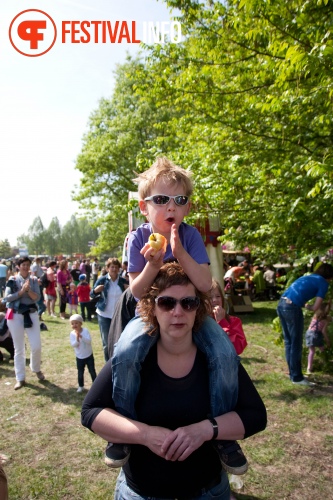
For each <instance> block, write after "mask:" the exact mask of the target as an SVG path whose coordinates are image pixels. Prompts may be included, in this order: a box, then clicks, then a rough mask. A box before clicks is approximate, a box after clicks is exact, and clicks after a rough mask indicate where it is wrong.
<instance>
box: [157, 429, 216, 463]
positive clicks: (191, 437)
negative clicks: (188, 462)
mask: <svg viewBox="0 0 333 500" xmlns="http://www.w3.org/2000/svg"><path fill="white" fill-rule="evenodd" d="M212 435H213V432H212V425H211V423H210V422H209V420H203V421H202V422H198V423H196V424H191V425H187V426H186V427H179V428H178V429H176V430H174V431H172V432H171V434H169V435H168V436H167V437H166V439H165V441H164V443H163V445H162V453H163V455H162V456H164V458H165V459H166V460H171V461H172V462H175V461H176V460H179V461H180V462H182V461H183V460H185V459H186V458H187V457H189V456H190V455H191V453H193V452H194V451H195V450H197V449H198V448H200V446H201V445H202V444H203V443H204V442H205V441H209V440H210V439H211V438H212Z"/></svg>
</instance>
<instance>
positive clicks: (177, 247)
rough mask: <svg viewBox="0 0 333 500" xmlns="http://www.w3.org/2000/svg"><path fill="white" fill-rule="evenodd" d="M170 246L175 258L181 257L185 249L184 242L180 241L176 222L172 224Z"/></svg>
mask: <svg viewBox="0 0 333 500" xmlns="http://www.w3.org/2000/svg"><path fill="white" fill-rule="evenodd" d="M170 246H171V250H172V254H173V256H174V257H175V259H179V258H181V256H182V252H184V251H185V250H184V247H183V245H182V242H181V241H180V238H179V233H178V229H177V226H176V224H172V226H171V236H170Z"/></svg>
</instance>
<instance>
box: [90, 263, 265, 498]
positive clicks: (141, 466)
mask: <svg viewBox="0 0 333 500" xmlns="http://www.w3.org/2000/svg"><path fill="white" fill-rule="evenodd" d="M138 307H139V311H140V317H138V318H135V319H133V320H132V321H131V322H130V323H129V324H128V326H127V328H128V327H131V325H133V324H135V323H140V324H141V327H142V328H143V330H144V335H146V336H147V337H149V338H151V339H152V343H153V345H152V347H151V349H150V351H149V353H148V355H147V356H146V359H145V360H144V362H143V363H142V368H141V376H140V389H139V392H138V395H137V398H136V401H135V409H136V419H135V420H134V419H132V418H129V417H127V416H123V415H122V414H120V413H119V412H118V411H117V409H116V406H115V402H114V400H113V397H112V392H113V391H112V384H113V382H112V362H111V361H109V362H108V363H107V364H106V365H104V367H103V368H102V370H101V372H100V373H99V375H98V376H97V378H96V380H95V382H94V384H93V386H92V388H91V389H90V391H89V393H88V395H87V396H86V398H85V400H84V403H83V407H82V424H83V425H84V426H85V427H87V428H89V429H90V430H92V431H93V432H94V433H96V434H97V435H98V436H100V437H102V438H103V439H105V440H107V441H109V442H116V443H117V442H118V443H124V442H125V443H129V444H131V454H130V457H129V460H128V462H127V463H126V464H125V465H124V466H123V468H122V470H121V472H120V474H119V476H118V479H117V484H116V488H115V494H114V498H115V499H116V500H120V499H122V500H127V499H128V500H129V499H132V498H133V497H135V498H139V499H147V498H155V499H162V498H164V499H165V498H170V499H171V498H187V499H191V498H196V499H208V498H219V499H220V500H229V498H230V487H229V482H228V476H227V472H226V471H225V470H224V469H223V467H222V465H221V461H220V459H219V455H218V454H217V453H216V450H215V446H214V443H215V442H216V439H243V438H247V437H249V436H251V435H253V434H255V433H257V432H260V431H262V430H263V429H264V428H265V426H266V418H267V417H266V410H265V406H264V404H263V402H262V400H261V398H260V396H259V394H258V392H257V391H256V389H255V387H254V385H253V383H252V382H251V379H250V377H249V376H248V374H247V373H246V371H245V369H244V368H243V367H242V366H241V365H240V363H239V358H238V356H237V354H236V352H235V350H234V348H233V346H232V344H231V342H230V341H229V339H228V337H227V336H226V335H223V334H222V335H221V337H222V339H223V342H222V345H223V351H222V354H223V356H224V363H223V364H221V365H220V366H219V367H218V370H217V372H218V374H219V377H220V378H221V380H222V390H221V393H220V394H219V400H220V407H221V410H220V413H219V414H217V415H215V417H212V416H211V402H210V381H209V380H210V379H211V377H212V374H211V367H210V363H209V362H208V360H207V359H206V357H205V355H204V354H203V353H202V352H201V351H200V350H199V349H198V348H197V346H196V344H195V342H194V339H195V336H196V335H197V332H198V331H199V329H200V327H201V325H202V323H203V321H204V320H205V318H206V317H207V315H209V314H211V305H210V301H209V295H208V294H206V293H204V292H201V291H200V290H198V289H197V288H196V287H195V286H194V284H193V283H192V282H191V280H190V279H189V277H188V276H187V275H186V273H185V272H184V270H183V269H182V267H181V266H180V265H179V264H177V263H168V264H165V265H164V266H162V267H161V269H160V270H159V272H158V274H157V276H156V278H155V280H154V282H153V284H152V286H151V287H150V288H149V290H148V291H147V293H146V294H144V295H143V296H142V298H141V300H140V302H139V304H138ZM219 328H220V327H219ZM220 332H221V328H220ZM222 333H223V332H222ZM134 361H135V360H134Z"/></svg>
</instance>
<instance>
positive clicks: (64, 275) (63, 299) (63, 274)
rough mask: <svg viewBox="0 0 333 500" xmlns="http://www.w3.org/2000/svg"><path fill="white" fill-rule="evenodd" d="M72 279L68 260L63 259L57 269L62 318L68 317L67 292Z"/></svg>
mask: <svg viewBox="0 0 333 500" xmlns="http://www.w3.org/2000/svg"><path fill="white" fill-rule="evenodd" d="M71 281H72V276H71V274H70V272H69V271H68V263H67V260H65V259H64V260H61V261H60V264H59V269H58V271H57V286H58V292H59V302H60V318H61V319H66V305H67V292H68V291H69V284H70V282H71Z"/></svg>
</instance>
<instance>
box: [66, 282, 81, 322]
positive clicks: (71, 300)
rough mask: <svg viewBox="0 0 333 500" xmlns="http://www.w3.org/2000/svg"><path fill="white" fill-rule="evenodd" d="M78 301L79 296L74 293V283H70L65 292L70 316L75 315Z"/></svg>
mask: <svg viewBox="0 0 333 500" xmlns="http://www.w3.org/2000/svg"><path fill="white" fill-rule="evenodd" d="M78 301H79V296H78V293H77V291H76V285H75V283H73V282H72V283H70V284H69V290H68V292H67V303H68V309H69V314H70V315H72V314H77V305H78Z"/></svg>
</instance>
